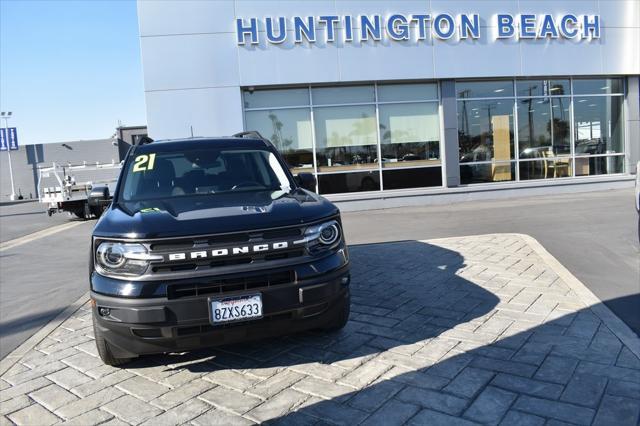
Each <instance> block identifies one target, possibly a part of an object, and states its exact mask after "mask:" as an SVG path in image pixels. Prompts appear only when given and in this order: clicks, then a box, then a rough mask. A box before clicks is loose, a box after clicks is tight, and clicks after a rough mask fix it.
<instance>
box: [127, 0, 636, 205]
mask: <svg viewBox="0 0 640 426" xmlns="http://www.w3.org/2000/svg"><path fill="white" fill-rule="evenodd" d="M138 16H139V26H140V37H141V38H140V41H141V52H142V62H143V69H144V82H145V95H146V105H147V124H148V129H149V135H150V136H151V137H153V138H156V139H158V138H179V137H187V136H191V135H195V136H224V135H231V134H233V133H237V132H239V131H242V130H257V131H259V132H260V133H261V134H262V135H263V136H265V137H267V138H269V139H270V140H271V141H272V142H273V143H274V144H275V145H276V146H277V147H278V149H279V150H280V151H281V152H282V153H283V154H284V157H285V158H286V160H287V162H288V163H289V165H290V166H291V168H292V170H293V171H294V173H295V172H303V171H304V172H311V173H314V174H315V175H316V177H317V181H318V188H317V189H318V191H319V192H320V193H321V194H326V195H327V196H328V197H329V198H331V199H334V200H338V201H343V202H345V203H346V204H348V203H354V205H357V204H358V203H369V205H371V202H374V203H379V202H380V200H382V199H383V200H385V202H386V203H387V205H393V203H396V204H397V205H400V204H403V203H404V204H407V203H414V202H416V203H422V202H424V200H425V198H433V199H437V198H439V199H452V198H456V197H462V198H464V199H473V198H479V197H481V196H483V197H486V194H487V193H490V194H493V195H494V196H501V195H502V196H512V195H514V194H516V193H523V192H524V191H529V193H554V192H556V193H557V192H563V191H565V192H566V191H577V190H591V189H598V188H600V189H603V188H616V187H624V186H629V185H630V184H631V183H630V182H631V174H632V173H634V172H635V164H636V162H637V161H638V160H640V112H639V110H640V107H639V103H640V87H639V84H640V81H639V74H640V54H639V52H640V2H638V1H636V0H627V1H625V0H619V1H618V0H585V1H579V2H578V1H569V0H565V1H562V0H558V1H539V0H532V1H529V0H519V1H516V0H513V1H506V0H505V1H445V0H430V1H428V0H423V1H393V2H391V1H389V2H382V1H340V0H335V1H334V0H328V1H269V0H264V1H241V0H237V1H162V2H147V1H139V2H138ZM434 194H435V195H442V197H422V196H423V195H434Z"/></svg>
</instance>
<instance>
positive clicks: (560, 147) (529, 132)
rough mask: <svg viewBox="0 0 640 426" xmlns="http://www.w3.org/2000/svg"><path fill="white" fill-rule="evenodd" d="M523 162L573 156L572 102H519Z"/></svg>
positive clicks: (536, 100)
mask: <svg viewBox="0 0 640 426" xmlns="http://www.w3.org/2000/svg"><path fill="white" fill-rule="evenodd" d="M517 105H518V143H519V147H520V159H532V158H543V157H548V156H567V155H571V144H570V139H569V137H570V115H569V106H570V99H569V98H526V99H519V100H518V104H517Z"/></svg>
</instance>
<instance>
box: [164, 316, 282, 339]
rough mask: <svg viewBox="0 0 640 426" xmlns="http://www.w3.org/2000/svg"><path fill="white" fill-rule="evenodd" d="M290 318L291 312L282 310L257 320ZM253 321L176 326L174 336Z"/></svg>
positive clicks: (262, 321)
mask: <svg viewBox="0 0 640 426" xmlns="http://www.w3.org/2000/svg"><path fill="white" fill-rule="evenodd" d="M291 318H293V312H283V313H280V314H274V315H266V316H265V317H263V318H260V319H259V320H258V321H259V322H261V323H265V322H271V321H280V320H287V319H291ZM255 323H256V320H248V321H237V322H230V323H227V324H219V325H215V326H213V325H211V324H204V325H195V326H188V327H177V328H176V336H178V337H183V336H189V335H193V334H201V333H211V332H212V331H216V330H220V329H226V328H235V327H242V326H245V325H248V324H255Z"/></svg>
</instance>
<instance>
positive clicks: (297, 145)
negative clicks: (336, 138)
mask: <svg viewBox="0 0 640 426" xmlns="http://www.w3.org/2000/svg"><path fill="white" fill-rule="evenodd" d="M245 120H246V125H247V129H251V130H257V131H258V132H260V134H261V135H262V136H264V137H266V138H267V139H269V140H270V141H271V142H272V143H273V144H274V145H275V146H276V148H278V151H280V153H281V154H282V155H283V156H284V159H285V160H286V161H287V163H288V164H289V167H290V168H291V170H292V172H293V173H298V172H301V171H307V172H308V171H312V170H313V141H312V134H311V132H312V129H311V111H310V109H309V108H297V109H293V108H292V109H276V110H263V111H247V112H246V113H245Z"/></svg>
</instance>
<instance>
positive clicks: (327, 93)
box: [311, 86, 376, 105]
mask: <svg viewBox="0 0 640 426" xmlns="http://www.w3.org/2000/svg"><path fill="white" fill-rule="evenodd" d="M311 96H312V97H313V104H314V105H336V104H363V103H373V102H375V96H376V95H375V92H374V87H373V86H344V87H314V88H313V89H311Z"/></svg>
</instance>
